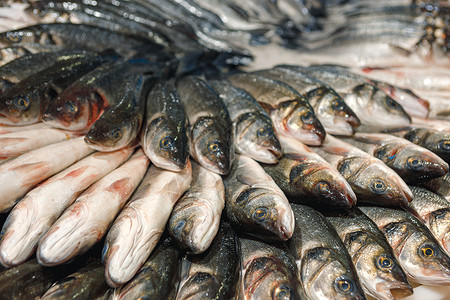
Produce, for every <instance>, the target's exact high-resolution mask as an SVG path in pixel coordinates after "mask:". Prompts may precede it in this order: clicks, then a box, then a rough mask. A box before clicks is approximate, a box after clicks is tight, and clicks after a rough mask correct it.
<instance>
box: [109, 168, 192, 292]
mask: <svg viewBox="0 0 450 300" xmlns="http://www.w3.org/2000/svg"><path fill="white" fill-rule="evenodd" d="M191 176H192V168H191V164H190V163H189V162H188V164H187V165H186V167H185V169H184V170H183V171H181V172H171V171H167V170H164V169H159V168H157V167H156V166H154V165H152V166H151V167H150V169H149V170H148V171H147V174H146V175H145V177H144V179H143V180H142V182H141V184H140V186H139V187H138V190H137V191H136V193H135V194H134V196H133V197H132V199H131V200H130V201H129V202H128V204H127V205H126V206H125V208H124V209H122V211H121V212H120V214H119V216H118V217H117V218H116V220H115V221H114V223H113V225H112V227H111V228H110V230H109V232H108V235H107V236H106V241H105V246H104V249H103V254H102V255H103V261H104V264H105V277H106V281H107V283H108V284H109V285H110V286H111V287H117V286H118V285H120V284H124V283H126V282H127V281H129V280H130V279H131V278H132V277H133V276H134V275H135V274H136V273H137V272H138V271H139V269H140V267H141V266H142V265H143V264H144V262H145V261H146V260H147V258H148V256H149V255H150V253H151V252H152V250H153V249H154V248H155V246H156V244H157V243H158V240H159V238H160V237H161V235H162V233H163V232H164V229H165V226H166V223H167V221H168V219H169V217H170V213H171V211H172V209H173V206H174V205H175V202H176V201H177V200H178V199H179V198H180V197H181V195H182V194H183V193H184V192H185V191H186V190H187V189H188V188H189V186H190V183H191Z"/></svg>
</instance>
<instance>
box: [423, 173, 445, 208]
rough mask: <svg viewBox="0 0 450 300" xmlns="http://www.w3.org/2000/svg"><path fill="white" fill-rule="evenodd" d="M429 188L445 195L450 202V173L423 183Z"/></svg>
mask: <svg viewBox="0 0 450 300" xmlns="http://www.w3.org/2000/svg"><path fill="white" fill-rule="evenodd" d="M422 185H423V186H424V187H425V188H427V189H428V190H430V191H432V192H434V193H436V194H438V195H440V196H441V197H444V198H445V200H447V201H449V202H450V174H449V173H447V174H445V175H444V176H442V177H438V178H435V179H431V180H428V181H426V182H424V183H423V184H422Z"/></svg>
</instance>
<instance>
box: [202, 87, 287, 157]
mask: <svg viewBox="0 0 450 300" xmlns="http://www.w3.org/2000/svg"><path fill="white" fill-rule="evenodd" d="M208 83H209V84H210V85H211V86H212V87H213V88H214V90H215V91H216V92H217V93H218V95H219V97H220V98H221V99H222V100H223V102H224V103H225V106H226V107H227V110H228V113H229V114H230V118H231V121H232V122H233V132H234V147H235V151H236V152H237V153H239V154H243V155H246V156H248V157H251V158H253V159H254V160H257V161H260V162H263V163H268V164H271V163H276V162H277V161H278V159H279V158H280V157H281V155H282V151H281V145H280V141H279V140H278V137H277V134H276V133H275V129H274V126H273V124H272V121H271V119H270V117H269V115H268V114H267V113H266V111H265V110H264V109H263V108H262V107H261V106H260V105H259V104H258V102H256V100H255V99H254V98H253V97H252V96H250V94H248V93H246V92H245V91H244V90H242V89H238V88H235V87H234V86H232V85H231V83H230V82H229V81H228V80H225V79H221V80H208Z"/></svg>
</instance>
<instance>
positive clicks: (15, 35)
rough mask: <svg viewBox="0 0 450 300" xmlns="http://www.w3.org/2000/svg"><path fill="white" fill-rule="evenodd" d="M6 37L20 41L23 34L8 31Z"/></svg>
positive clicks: (15, 41)
mask: <svg viewBox="0 0 450 300" xmlns="http://www.w3.org/2000/svg"><path fill="white" fill-rule="evenodd" d="M6 38H7V39H8V40H10V41H11V42H13V43H19V42H20V41H21V40H22V36H21V35H20V34H18V33H17V32H7V33H6Z"/></svg>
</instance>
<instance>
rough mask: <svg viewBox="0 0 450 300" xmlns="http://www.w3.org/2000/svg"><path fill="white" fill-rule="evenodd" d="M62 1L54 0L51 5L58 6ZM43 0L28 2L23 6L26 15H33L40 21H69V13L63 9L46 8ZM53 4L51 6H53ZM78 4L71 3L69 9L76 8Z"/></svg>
mask: <svg viewBox="0 0 450 300" xmlns="http://www.w3.org/2000/svg"><path fill="white" fill-rule="evenodd" d="M61 4H62V3H58V2H54V3H53V5H54V6H56V7H58V6H59V5H61ZM47 5H48V3H45V2H39V1H36V2H30V4H29V6H28V7H27V8H25V12H26V13H27V14H28V16H30V17H33V18H35V19H37V20H39V22H41V23H68V22H70V13H69V12H68V11H65V9H62V10H59V9H48V8H47V7H46V6H47ZM54 6H53V7H54ZM76 6H78V4H76V3H71V8H70V10H74V9H76Z"/></svg>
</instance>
